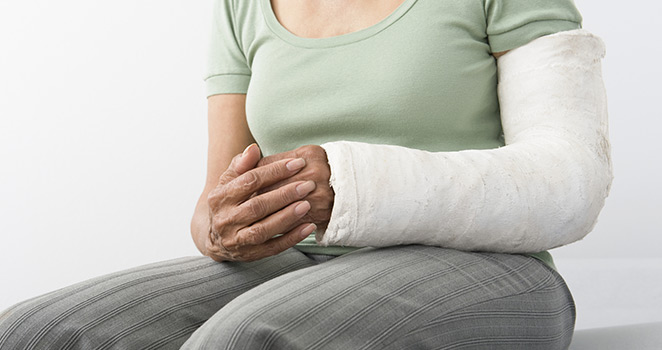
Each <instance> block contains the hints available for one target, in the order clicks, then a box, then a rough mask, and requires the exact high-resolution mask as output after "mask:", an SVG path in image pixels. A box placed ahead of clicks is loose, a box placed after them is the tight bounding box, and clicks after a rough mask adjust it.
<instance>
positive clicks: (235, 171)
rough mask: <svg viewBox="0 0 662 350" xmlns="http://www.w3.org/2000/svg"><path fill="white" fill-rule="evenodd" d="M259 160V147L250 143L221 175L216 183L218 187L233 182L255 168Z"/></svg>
mask: <svg viewBox="0 0 662 350" xmlns="http://www.w3.org/2000/svg"><path fill="white" fill-rule="evenodd" d="M259 160H260V147H258V146H257V144H255V143H252V144H250V145H249V146H248V147H246V149H245V150H244V152H243V153H241V154H238V155H236V156H235V157H234V158H232V162H231V163H230V166H229V167H228V169H227V170H226V171H225V172H224V173H223V174H222V175H221V177H220V179H219V181H218V183H219V185H224V184H227V183H228V182H230V181H232V180H234V179H235V178H236V177H238V176H239V175H241V174H243V173H245V172H247V171H249V170H251V169H253V168H255V165H257V162H258V161H259Z"/></svg>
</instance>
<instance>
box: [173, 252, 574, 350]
mask: <svg viewBox="0 0 662 350" xmlns="http://www.w3.org/2000/svg"><path fill="white" fill-rule="evenodd" d="M574 316H575V313H574V304H573V301H572V297H571V295H570V293H569V291H568V289H567V287H566V285H565V283H564V282H563V280H562V278H561V277H560V276H559V275H558V274H557V273H556V272H554V271H553V270H551V269H549V268H548V267H547V266H545V265H544V264H543V263H541V262H539V261H537V260H536V259H534V258H531V257H527V256H522V255H509V254H491V253H467V252H459V251H455V250H449V249H442V248H435V247H425V246H403V247H390V248H384V249H370V248H367V249H362V250H359V251H356V252H352V253H350V254H347V255H344V256H341V257H339V258H336V259H333V260H331V261H328V262H324V263H322V264H319V265H317V266H314V267H310V268H307V269H304V270H299V271H296V272H292V273H288V274H286V275H283V276H280V277H278V278H276V279H273V280H271V281H269V282H266V283H264V284H262V285H260V286H258V287H256V288H254V289H252V290H250V291H248V292H247V293H244V294H242V295H241V296H239V297H238V298H236V299H234V300H233V301H232V302H230V303H229V304H228V305H226V306H225V307H224V308H223V309H221V310H220V311H219V312H217V313H216V314H215V315H214V316H213V317H211V318H210V319H209V320H208V321H207V322H206V323H205V324H204V325H202V326H201V327H200V328H199V329H198V330H197V331H196V332H195V333H194V334H193V335H192V336H191V338H189V340H188V341H187V342H186V343H185V344H184V346H183V347H182V349H233V350H241V349H250V350H259V349H306V350H312V349H352V350H354V349H393V350H395V349H398V350H400V349H458V348H462V349H565V348H567V347H568V345H569V344H570V340H571V337H572V332H573V328H574Z"/></svg>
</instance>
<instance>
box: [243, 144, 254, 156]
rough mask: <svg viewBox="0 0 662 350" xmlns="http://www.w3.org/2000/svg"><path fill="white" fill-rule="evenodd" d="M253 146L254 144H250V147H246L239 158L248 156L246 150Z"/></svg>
mask: <svg viewBox="0 0 662 350" xmlns="http://www.w3.org/2000/svg"><path fill="white" fill-rule="evenodd" d="M253 145H254V143H251V144H250V145H248V147H246V149H245V150H244V152H242V153H241V156H242V157H243V156H245V155H246V154H248V150H249V149H251V147H253Z"/></svg>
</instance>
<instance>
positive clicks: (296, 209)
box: [294, 201, 310, 216]
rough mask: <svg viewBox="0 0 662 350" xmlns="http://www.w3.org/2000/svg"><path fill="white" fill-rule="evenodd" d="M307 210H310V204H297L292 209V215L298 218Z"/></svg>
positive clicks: (304, 202) (305, 202)
mask: <svg viewBox="0 0 662 350" xmlns="http://www.w3.org/2000/svg"><path fill="white" fill-rule="evenodd" d="M308 210H310V203H308V202H307V201H303V202H301V203H299V204H297V206H296V207H294V213H295V214H297V215H299V216H303V215H304V214H306V213H307V212H308Z"/></svg>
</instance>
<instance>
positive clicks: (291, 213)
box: [235, 201, 310, 245]
mask: <svg viewBox="0 0 662 350" xmlns="http://www.w3.org/2000/svg"><path fill="white" fill-rule="evenodd" d="M308 211H310V203H309V202H307V201H299V202H295V203H292V204H290V205H289V206H287V207H286V208H284V209H282V210H280V211H278V212H276V213H274V214H272V215H269V216H268V217H266V218H264V219H263V220H260V221H258V222H256V223H254V224H253V225H251V226H248V227H245V228H243V229H241V230H239V231H238V232H237V236H236V238H235V240H236V243H237V244H239V245H259V244H262V243H264V242H266V241H268V240H269V239H271V238H273V237H274V236H276V235H277V234H282V233H284V232H288V231H289V230H291V229H292V228H293V227H294V226H295V225H296V224H297V222H300V220H301V218H302V217H303V216H304V215H306V213H308Z"/></svg>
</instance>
